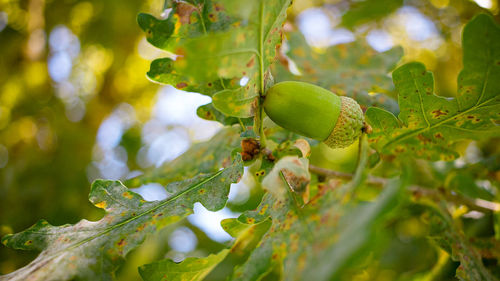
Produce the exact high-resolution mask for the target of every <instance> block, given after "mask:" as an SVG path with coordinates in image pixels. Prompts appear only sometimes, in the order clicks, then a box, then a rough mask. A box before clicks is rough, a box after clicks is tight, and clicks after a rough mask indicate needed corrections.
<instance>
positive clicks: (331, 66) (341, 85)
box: [273, 32, 403, 113]
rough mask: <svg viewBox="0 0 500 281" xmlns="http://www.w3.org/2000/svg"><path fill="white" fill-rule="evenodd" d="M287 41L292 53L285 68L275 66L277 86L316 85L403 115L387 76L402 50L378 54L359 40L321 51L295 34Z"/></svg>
mask: <svg viewBox="0 0 500 281" xmlns="http://www.w3.org/2000/svg"><path fill="white" fill-rule="evenodd" d="M287 38H288V45H290V50H289V51H288V52H287V53H286V57H285V56H282V60H281V62H282V63H281V64H275V65H274V66H273V75H274V78H275V80H276V82H281V81H290V80H300V81H304V82H308V83H314V84H316V85H318V86H321V87H323V88H325V89H328V90H330V91H332V92H334V93H336V94H338V95H345V96H348V97H351V98H353V99H355V100H356V101H357V102H358V103H359V104H360V105H362V106H366V107H368V106H378V107H382V108H384V109H386V110H389V111H391V112H393V113H398V112H399V109H398V105H397V102H396V101H395V100H394V99H393V98H391V97H390V95H391V94H392V92H393V90H394V89H393V88H394V86H393V84H392V82H391V79H390V78H389V77H388V76H387V73H388V72H389V71H391V70H392V69H393V68H394V66H395V65H396V63H397V62H398V61H399V60H400V59H401V56H402V55H403V50H402V48H399V47H397V48H393V49H391V50H389V51H386V52H383V53H378V52H377V51H375V50H373V49H372V48H371V47H370V46H368V44H366V43H363V42H362V41H361V40H358V41H356V42H353V43H349V44H342V45H336V46H331V47H328V48H326V49H325V50H321V51H318V50H317V49H314V48H311V47H310V46H309V45H308V44H307V42H306V40H305V39H304V36H303V35H302V34H300V33H299V32H292V33H290V34H288V36H287ZM290 60H291V61H293V62H294V63H295V64H296V66H297V68H298V70H299V71H300V72H301V74H300V75H294V74H292V73H291V72H290V71H289V63H290ZM369 93H371V94H369Z"/></svg>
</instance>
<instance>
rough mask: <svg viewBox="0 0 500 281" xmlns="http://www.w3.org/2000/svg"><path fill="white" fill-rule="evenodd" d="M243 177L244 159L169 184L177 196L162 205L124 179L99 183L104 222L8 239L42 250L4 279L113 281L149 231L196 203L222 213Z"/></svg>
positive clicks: (97, 200) (41, 229)
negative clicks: (147, 198)
mask: <svg viewBox="0 0 500 281" xmlns="http://www.w3.org/2000/svg"><path fill="white" fill-rule="evenodd" d="M242 173H243V164H242V161H241V157H238V158H237V159H235V160H234V161H233V164H232V165H229V166H228V167H227V168H225V169H222V170H220V171H217V172H215V173H210V174H200V175H198V176H196V177H194V178H192V179H188V180H184V181H180V182H173V183H170V184H169V185H167V186H166V189H167V191H169V192H170V193H172V194H173V195H172V196H171V197H169V198H167V199H165V200H161V201H152V202H148V201H144V200H143V199H142V197H141V196H140V195H138V194H136V193H134V192H132V191H130V190H129V189H127V188H126V187H125V186H124V185H123V184H122V183H120V182H119V181H107V180H97V181H95V182H94V183H93V184H92V187H91V192H90V194H89V200H90V201H91V202H92V203H93V204H94V205H95V206H96V207H98V208H102V209H104V210H106V215H105V216H104V217H103V218H102V219H101V220H99V221H96V222H91V221H87V220H81V221H80V222H79V223H77V224H75V225H63V226H52V225H50V224H49V223H48V222H47V221H45V220H41V221H39V222H38V223H36V224H35V225H34V226H32V227H31V228H29V229H27V230H25V231H23V232H20V233H17V234H13V235H7V236H5V237H3V238H2V243H3V244H4V245H6V246H8V247H11V248H14V249H22V250H41V251H42V252H41V253H40V255H39V256H38V257H37V258H36V259H35V260H34V261H32V262H31V263H30V264H28V265H27V266H25V267H23V268H21V269H19V270H17V271H15V272H13V273H10V274H7V275H4V276H2V277H0V280H68V279H73V278H82V279H86V280H111V279H112V276H113V272H114V271H115V270H116V268H117V267H118V265H119V264H120V263H121V262H122V260H123V258H124V257H125V255H126V254H127V253H128V252H129V251H131V250H132V249H134V248H135V247H137V246H138V245H139V244H141V243H142V241H144V239H145V237H146V235H147V234H148V233H152V232H155V231H157V230H159V229H161V228H163V227H165V226H166V225H168V224H171V223H173V222H175V221H178V220H180V219H182V218H184V217H186V216H187V215H189V214H191V213H192V212H193V211H192V208H193V204H194V203H195V202H200V203H202V204H203V205H204V206H205V207H206V208H207V209H208V210H211V211H216V210H219V209H222V208H223V207H224V205H225V203H226V201H227V196H228V193H229V187H230V185H231V183H235V182H237V181H239V179H240V178H241V176H242Z"/></svg>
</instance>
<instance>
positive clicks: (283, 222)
mask: <svg viewBox="0 0 500 281" xmlns="http://www.w3.org/2000/svg"><path fill="white" fill-rule="evenodd" d="M307 168H308V165H307V160H306V159H303V158H298V157H284V158H282V159H281V160H280V161H279V162H278V163H277V164H276V166H275V167H274V168H273V170H272V171H271V172H270V173H269V175H267V176H266V178H265V179H264V180H263V182H262V185H263V188H264V189H265V190H266V191H267V193H266V194H265V195H264V198H263V199H262V202H261V204H260V206H259V207H258V208H257V209H256V210H255V211H247V212H245V213H243V214H242V215H241V216H240V217H239V218H238V220H239V221H240V223H242V224H252V223H259V222H262V221H266V220H268V219H269V218H271V220H272V224H271V227H270V229H269V230H268V231H267V233H266V234H265V235H264V236H263V238H262V240H261V242H260V243H259V245H258V246H257V248H256V249H255V250H254V251H253V252H252V253H251V255H250V257H249V258H248V259H247V260H246V262H245V263H244V264H243V265H241V266H240V267H238V268H237V269H236V270H235V272H234V273H233V276H232V278H231V280H249V281H250V280H252V281H254V280H262V278H265V276H266V275H267V274H268V273H269V272H270V271H274V272H279V273H280V274H281V276H280V280H318V281H322V280H325V281H326V280H338V277H339V275H340V274H341V273H342V269H343V267H344V266H346V264H347V263H348V260H352V259H354V258H355V257H356V254H357V253H359V251H360V250H361V249H363V248H364V247H367V245H369V244H370V238H371V237H372V236H373V234H374V233H375V232H376V231H377V229H378V228H379V227H382V225H383V223H382V222H384V219H385V216H386V215H387V214H388V212H389V211H390V210H392V209H393V208H395V206H396V205H397V204H396V203H397V197H398V194H399V193H400V191H402V190H403V185H402V183H401V181H399V180H391V181H390V182H389V184H388V185H387V186H385V189H384V192H382V193H381V194H380V195H379V196H378V198H377V199H376V200H374V201H373V202H370V203H365V204H356V203H355V202H354V201H355V200H351V201H348V200H345V198H344V197H343V196H342V194H345V193H342V192H340V191H341V190H344V191H345V190H348V191H352V188H351V187H350V184H346V185H344V186H343V187H341V188H337V189H335V190H329V191H328V192H326V193H325V194H322V196H317V197H315V198H313V199H312V200H311V201H310V202H308V203H307V204H305V205H304V206H298V205H297V201H296V200H295V199H294V196H293V194H291V192H292V191H291V189H293V186H292V185H295V184H296V183H299V185H300V183H302V182H308V180H307V178H308V170H307ZM284 170H286V171H287V173H286V174H287V175H286V176H285V178H286V182H285V181H284V180H283V177H282V176H280V171H284ZM283 174H284V173H283ZM302 179H304V180H302ZM277 278H278V277H276V278H275V279H276V280H277Z"/></svg>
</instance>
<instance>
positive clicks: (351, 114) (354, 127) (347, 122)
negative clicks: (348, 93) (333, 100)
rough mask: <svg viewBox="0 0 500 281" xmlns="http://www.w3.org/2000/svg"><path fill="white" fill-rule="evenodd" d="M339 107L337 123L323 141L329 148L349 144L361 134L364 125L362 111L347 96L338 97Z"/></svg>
mask: <svg viewBox="0 0 500 281" xmlns="http://www.w3.org/2000/svg"><path fill="white" fill-rule="evenodd" d="M340 99H341V108H340V115H339V117H338V119H337V123H336V124H335V127H334V128H333V131H332V132H331V133H330V135H329V136H328V138H327V139H326V140H324V141H323V142H324V143H325V144H326V145H328V146H329V147H331V148H343V147H347V146H349V145H351V144H352V143H354V141H356V139H358V138H359V137H360V136H361V133H362V129H363V127H364V116H363V111H362V110H361V107H360V106H359V104H358V103H357V102H356V101H355V100H353V99H351V98H349V97H340Z"/></svg>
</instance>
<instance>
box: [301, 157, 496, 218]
mask: <svg viewBox="0 0 500 281" xmlns="http://www.w3.org/2000/svg"><path fill="white" fill-rule="evenodd" d="M309 171H311V172H312V173H315V174H318V175H323V176H327V177H333V178H340V179H344V180H350V179H352V178H353V177H354V175H353V174H350V173H344V172H338V171H332V170H329V169H325V168H320V167H317V166H314V165H309ZM387 182H388V179H386V178H381V177H375V176H368V177H367V178H366V180H365V183H367V184H369V185H374V186H377V187H383V186H384V185H386V184H387ZM408 190H409V191H411V192H412V193H413V194H414V195H415V196H426V197H431V198H434V199H440V198H442V197H445V198H446V199H447V200H449V201H450V202H453V203H455V204H458V205H466V206H467V207H469V209H471V210H474V211H479V212H483V213H486V212H491V211H493V212H498V211H500V203H496V202H491V201H486V200H483V199H477V198H476V199H472V198H467V197H464V196H461V195H458V194H454V193H451V192H449V191H447V190H445V189H443V188H441V189H431V188H428V187H423V186H419V185H411V186H409V187H408Z"/></svg>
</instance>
